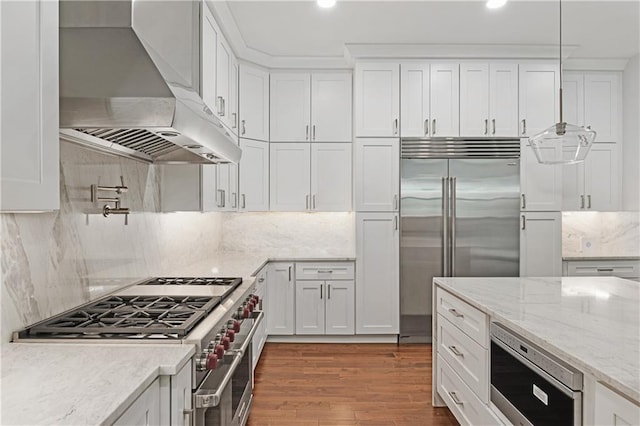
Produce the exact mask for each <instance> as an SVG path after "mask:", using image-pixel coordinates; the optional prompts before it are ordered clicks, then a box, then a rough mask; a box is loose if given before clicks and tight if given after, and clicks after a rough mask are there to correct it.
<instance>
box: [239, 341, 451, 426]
mask: <svg viewBox="0 0 640 426" xmlns="http://www.w3.org/2000/svg"><path fill="white" fill-rule="evenodd" d="M457 424H458V423H457V422H456V420H455V418H454V417H453V415H452V414H451V412H450V411H449V410H448V409H447V408H434V407H432V406H431V346H430V345H404V346H396V345H395V344H348V345H345V344H292V343H267V344H266V345H265V348H264V352H263V353H262V357H261V359H260V363H259V364H258V367H257V368H256V373H255V389H254V400H253V407H252V409H251V414H250V416H249V421H248V426H265V425H272V426H285V425H297V426H307V425H309V426H311V425H313V426H330V425H331V426H351V425H363V426H364V425H372V426H373V425H375V426H378V425H380V426H383V425H384V426H409V425H419V426H423V425H438V426H445V425H457Z"/></svg>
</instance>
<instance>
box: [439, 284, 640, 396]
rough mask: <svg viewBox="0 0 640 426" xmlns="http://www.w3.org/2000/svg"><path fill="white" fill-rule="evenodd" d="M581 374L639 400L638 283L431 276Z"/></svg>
mask: <svg viewBox="0 0 640 426" xmlns="http://www.w3.org/2000/svg"><path fill="white" fill-rule="evenodd" d="M434 281H435V283H436V284H438V285H439V286H441V287H442V288H444V289H446V290H448V291H450V292H451V293H453V294H455V295H456V296H458V297H460V298H461V299H463V300H465V301H467V302H469V303H470V304H471V305H473V306H475V307H477V308H478V309H480V310H482V311H483V312H485V313H487V314H488V315H489V316H490V317H491V320H492V321H496V322H500V323H502V324H504V325H505V326H507V327H508V328H511V329H513V330H514V331H515V332H517V333H519V334H521V335H523V336H524V337H526V338H528V339H529V340H531V341H532V342H534V343H536V344H538V345H539V346H541V347H542V348H544V349H546V350H548V351H549V352H551V353H552V354H554V355H556V356H558V357H560V358H562V359H564V360H566V361H567V362H569V363H570V364H572V365H574V366H576V368H578V369H580V370H582V371H583V372H584V373H588V374H591V375H593V376H594V377H595V378H596V379H597V380H599V381H601V382H604V383H607V384H609V385H610V386H612V387H613V388H615V389H617V390H619V391H620V392H622V393H623V394H625V395H627V396H629V397H630V398H632V399H634V400H635V401H640V285H639V284H638V283H637V282H635V281H630V280H624V279H621V278H615V277H562V278H555V277H553V278H434Z"/></svg>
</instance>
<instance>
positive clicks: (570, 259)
mask: <svg viewBox="0 0 640 426" xmlns="http://www.w3.org/2000/svg"><path fill="white" fill-rule="evenodd" d="M562 260H564V261H567V262H575V261H582V260H584V261H595V260H602V261H611V260H613V261H615V260H630V261H634V260H637V261H640V256H562Z"/></svg>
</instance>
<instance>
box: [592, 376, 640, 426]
mask: <svg viewBox="0 0 640 426" xmlns="http://www.w3.org/2000/svg"><path fill="white" fill-rule="evenodd" d="M594 420H595V421H594V424H596V425H598V426H631V425H640V406H638V405H637V404H634V403H633V402H631V401H629V400H628V399H626V398H624V397H622V396H620V395H618V394H617V393H615V392H613V391H612V390H610V389H609V388H607V387H606V386H604V385H602V384H600V383H596V391H595V419H594Z"/></svg>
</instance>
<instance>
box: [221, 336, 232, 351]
mask: <svg viewBox="0 0 640 426" xmlns="http://www.w3.org/2000/svg"><path fill="white" fill-rule="evenodd" d="M222 346H223V347H224V350H225V351H227V350H229V348H230V347H231V340H230V339H229V338H228V337H226V336H225V337H223V338H222Z"/></svg>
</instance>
